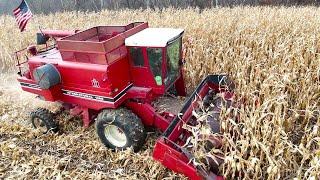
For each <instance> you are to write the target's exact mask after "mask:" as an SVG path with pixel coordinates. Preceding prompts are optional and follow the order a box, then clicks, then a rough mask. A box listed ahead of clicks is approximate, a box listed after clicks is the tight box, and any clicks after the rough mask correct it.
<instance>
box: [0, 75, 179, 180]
mask: <svg viewBox="0 0 320 180" xmlns="http://www.w3.org/2000/svg"><path fill="white" fill-rule="evenodd" d="M15 78H16V76H15V75H12V74H9V75H1V78H0V179H52V178H56V179H61V178H63V179H74V178H76V179H129V178H130V179H180V178H184V177H182V176H181V175H178V174H175V173H173V172H172V171H170V170H168V169H166V168H164V167H163V166H162V165H161V164H160V163H158V162H156V161H154V160H153V159H152V151H153V146H154V144H155V140H156V138H157V137H158V136H159V135H160V134H159V132H150V133H148V140H147V143H146V145H145V146H144V147H143V149H142V150H141V151H140V152H138V153H134V152H132V151H131V150H130V149H128V150H126V151H123V152H112V151H111V150H108V149H107V148H105V147H104V146H103V145H102V144H101V143H100V141H99V139H98V137H97V136H96V133H95V129H94V126H91V127H89V128H88V129H84V128H83V127H82V123H81V119H79V118H77V117H72V116H70V115H68V113H66V112H65V113H62V114H60V115H59V116H58V117H57V120H58V121H59V125H60V129H61V130H60V132H59V133H58V134H49V135H43V134H41V133H40V132H38V131H36V130H34V129H33V128H32V126H31V123H30V121H29V112H30V111H32V110H33V109H35V108H37V107H45V108H48V109H50V110H51V111H53V112H55V111H57V110H58V109H59V105H58V104H56V103H48V102H44V101H41V100H38V99H36V98H35V95H33V94H30V93H27V92H24V91H22V90H21V89H20V87H19V84H18V82H17V81H16V79H15ZM161 102H164V103H159V107H161V108H163V110H164V109H166V110H168V109H170V111H171V112H177V111H178V109H179V105H180V106H181V104H182V102H183V99H178V100H177V101H175V100H173V101H161ZM172 105H173V106H172ZM172 107H174V108H172Z"/></svg>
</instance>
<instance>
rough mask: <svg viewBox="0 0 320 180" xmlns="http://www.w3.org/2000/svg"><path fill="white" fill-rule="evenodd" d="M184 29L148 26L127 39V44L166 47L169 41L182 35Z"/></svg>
mask: <svg viewBox="0 0 320 180" xmlns="http://www.w3.org/2000/svg"><path fill="white" fill-rule="evenodd" d="M183 32H184V29H173V28H146V29H144V30H142V31H140V32H138V33H136V34H134V35H132V36H130V37H128V38H126V39H125V45H126V46H142V47H165V46H166V45H167V43H168V42H170V41H172V40H174V39H176V38H177V37H179V36H181V35H182V34H183Z"/></svg>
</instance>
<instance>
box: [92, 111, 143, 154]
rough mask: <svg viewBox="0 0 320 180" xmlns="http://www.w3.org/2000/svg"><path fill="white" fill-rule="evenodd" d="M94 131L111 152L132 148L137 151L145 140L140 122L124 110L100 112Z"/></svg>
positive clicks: (131, 113) (130, 112) (135, 116)
mask: <svg viewBox="0 0 320 180" xmlns="http://www.w3.org/2000/svg"><path fill="white" fill-rule="evenodd" d="M96 131H97V134H98V136H99V138H100V140H101V142H102V143H103V144H104V145H105V146H106V147H108V148H111V149H113V150H115V149H119V150H125V149H126V148H128V147H132V148H133V149H134V151H138V150H139V149H140V148H141V147H142V146H143V144H144V142H145V139H146V131H145V129H144V126H143V124H142V122H141V120H140V119H139V118H138V117H137V115H135V114H134V113H133V112H132V111H130V110H128V109H126V108H120V109H105V110H103V111H101V112H100V113H99V115H98V117H97V121H96Z"/></svg>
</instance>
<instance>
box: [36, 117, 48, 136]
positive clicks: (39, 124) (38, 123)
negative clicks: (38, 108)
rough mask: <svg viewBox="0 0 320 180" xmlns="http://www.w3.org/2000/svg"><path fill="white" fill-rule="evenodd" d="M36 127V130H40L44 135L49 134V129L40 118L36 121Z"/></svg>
mask: <svg viewBox="0 0 320 180" xmlns="http://www.w3.org/2000/svg"><path fill="white" fill-rule="evenodd" d="M34 126H35V128H36V129H38V130H40V131H41V132H43V133H45V132H47V127H46V125H45V124H44V122H43V121H42V120H41V119H40V118H35V119H34Z"/></svg>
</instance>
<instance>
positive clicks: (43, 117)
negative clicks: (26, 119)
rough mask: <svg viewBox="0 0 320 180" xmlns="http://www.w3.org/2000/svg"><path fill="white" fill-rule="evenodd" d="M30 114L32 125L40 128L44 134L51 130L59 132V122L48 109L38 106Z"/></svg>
mask: <svg viewBox="0 0 320 180" xmlns="http://www.w3.org/2000/svg"><path fill="white" fill-rule="evenodd" d="M30 116H31V123H32V126H33V127H34V128H35V129H38V128H39V129H40V130H41V132H42V133H44V134H46V133H48V132H50V131H51V132H54V133H56V132H58V130H59V128H58V124H57V123H56V122H55V120H54V118H53V114H52V113H51V112H50V111H49V110H48V109H44V108H38V109H36V110H35V111H33V112H31V114H30ZM39 123H40V124H39ZM39 126H40V127H39Z"/></svg>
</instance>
